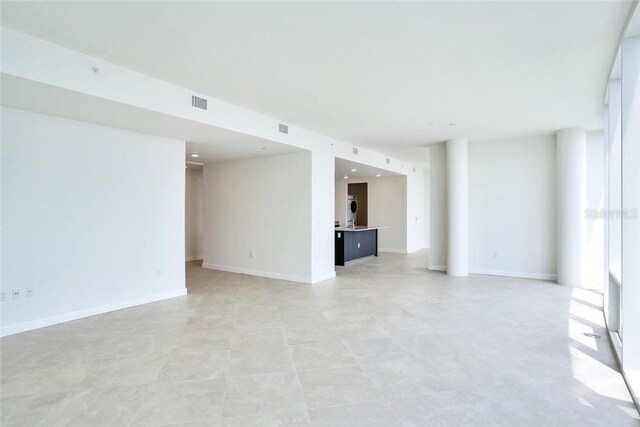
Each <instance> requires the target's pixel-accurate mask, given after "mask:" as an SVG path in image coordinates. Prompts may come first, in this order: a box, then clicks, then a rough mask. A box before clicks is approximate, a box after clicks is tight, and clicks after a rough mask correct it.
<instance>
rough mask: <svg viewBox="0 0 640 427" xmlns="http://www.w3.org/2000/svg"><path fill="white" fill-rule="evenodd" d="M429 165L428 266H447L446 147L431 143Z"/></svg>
mask: <svg viewBox="0 0 640 427" xmlns="http://www.w3.org/2000/svg"><path fill="white" fill-rule="evenodd" d="M429 151H430V153H431V154H430V160H429V161H430V167H429V176H430V178H429V201H430V206H429V208H430V209H429V229H430V230H431V232H430V242H429V268H430V269H432V270H446V267H447V147H446V146H445V144H444V143H440V144H435V145H432V146H431V147H430V148H429Z"/></svg>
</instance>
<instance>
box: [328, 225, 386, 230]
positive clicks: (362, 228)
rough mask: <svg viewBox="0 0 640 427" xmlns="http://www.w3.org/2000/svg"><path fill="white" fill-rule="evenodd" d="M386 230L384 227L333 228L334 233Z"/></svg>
mask: <svg viewBox="0 0 640 427" xmlns="http://www.w3.org/2000/svg"><path fill="white" fill-rule="evenodd" d="M384 228H387V226H386V225H369V226H367V225H360V226H358V225H356V227H355V228H354V227H335V231H367V230H382V229H384Z"/></svg>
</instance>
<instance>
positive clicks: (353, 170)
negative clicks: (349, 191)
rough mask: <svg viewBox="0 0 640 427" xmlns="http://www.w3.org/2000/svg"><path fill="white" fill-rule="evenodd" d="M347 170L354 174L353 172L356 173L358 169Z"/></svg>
mask: <svg viewBox="0 0 640 427" xmlns="http://www.w3.org/2000/svg"><path fill="white" fill-rule="evenodd" d="M349 170H350V171H351V172H355V171H357V170H358V169H349Z"/></svg>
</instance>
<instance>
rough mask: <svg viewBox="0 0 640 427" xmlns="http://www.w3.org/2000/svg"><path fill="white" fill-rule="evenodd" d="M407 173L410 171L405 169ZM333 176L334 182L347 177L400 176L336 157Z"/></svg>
mask: <svg viewBox="0 0 640 427" xmlns="http://www.w3.org/2000/svg"><path fill="white" fill-rule="evenodd" d="M407 167H408V166H407ZM352 169H355V171H352ZM407 173H412V171H410V170H409V169H407ZM335 175H336V180H341V179H344V177H345V176H348V177H349V178H373V177H375V176H376V175H380V176H400V174H399V173H395V172H391V171H387V170H384V169H379V168H376V167H373V166H369V165H364V164H362V163H357V162H353V161H351V160H346V159H341V158H339V157H336V163H335Z"/></svg>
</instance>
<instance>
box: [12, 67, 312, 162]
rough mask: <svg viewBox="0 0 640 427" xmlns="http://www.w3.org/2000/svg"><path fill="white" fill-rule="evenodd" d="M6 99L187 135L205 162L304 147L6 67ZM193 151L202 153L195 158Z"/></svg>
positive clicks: (172, 135) (84, 118)
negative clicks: (98, 94)
mask: <svg viewBox="0 0 640 427" xmlns="http://www.w3.org/2000/svg"><path fill="white" fill-rule="evenodd" d="M0 85H1V86H2V93H1V95H2V97H1V102H2V105H6V106H8V107H13V108H19V109H22V110H28V111H34V112H36V113H42V114H50V115H55V116H60V117H66V118H69V119H73V120H81V121H85V122H89V123H96V124H99V125H104V126H112V127H116V128H119V129H126V130H130V131H134V132H141V133H146V134H150V135H157V136H161V137H167V138H173V139H179V140H183V141H187V144H186V153H185V159H186V160H187V161H197V162H199V163H210V162H215V161H222V160H230V159H238V158H249V157H257V156H268V155H273V154H283V153H292V152H297V151H302V150H301V149H299V148H297V147H293V146H290V145H285V144H281V143H278V142H274V141H270V140H266V139H262V138H258V137H254V136H250V135H246V134H242V133H237V132H232V131H229V130H226V129H221V128H216V127H214V126H209V125H206V124H203V123H197V122H194V121H191V120H185V119H180V118H178V117H175V116H166V115H163V114H160V113H157V112H154V111H149V110H144V109H141V108H137V107H133V106H131V105H125V104H120V103H117V102H112V101H108V100H106V99H101V98H96V97H93V96H89V95H84V94H81V93H78V92H72V91H68V90H65V89H61V88H57V87H54V86H49V85H45V84H42V83H37V82H34V81H31V80H25V79H22V78H20V77H15V76H11V75H8V74H4V73H2V77H1V80H0ZM190 153H198V154H199V155H200V156H199V157H198V158H197V159H193V158H191V157H190V156H189V154H190Z"/></svg>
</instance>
